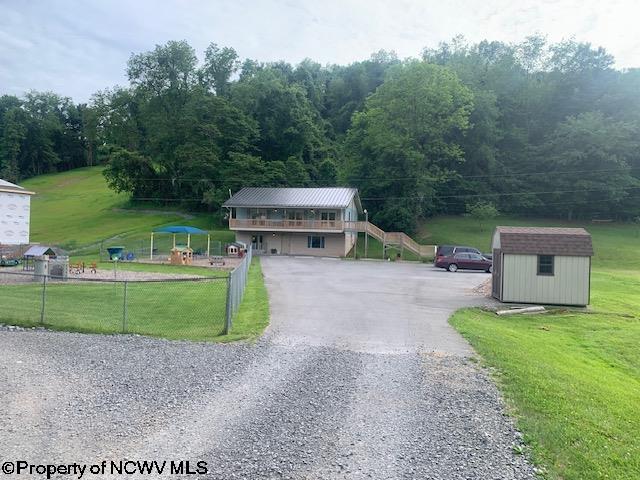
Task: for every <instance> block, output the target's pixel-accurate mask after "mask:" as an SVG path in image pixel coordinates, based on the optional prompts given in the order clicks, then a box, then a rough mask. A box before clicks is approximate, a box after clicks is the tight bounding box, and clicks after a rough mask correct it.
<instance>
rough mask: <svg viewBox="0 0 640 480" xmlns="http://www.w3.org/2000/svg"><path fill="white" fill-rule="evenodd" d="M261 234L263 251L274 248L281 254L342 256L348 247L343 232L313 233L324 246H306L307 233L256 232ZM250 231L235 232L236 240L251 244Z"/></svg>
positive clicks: (266, 251)
mask: <svg viewBox="0 0 640 480" xmlns="http://www.w3.org/2000/svg"><path fill="white" fill-rule="evenodd" d="M256 234H257V235H262V238H263V242H264V243H263V248H264V250H265V253H267V254H270V253H271V249H276V250H277V252H278V254H282V255H313V256H318V257H344V256H345V254H346V252H347V251H348V250H347V249H348V248H350V245H349V239H348V238H346V236H345V234H344V233H333V234H328V233H324V234H323V233H314V234H312V235H317V236H323V237H324V248H307V236H308V235H309V234H307V233H289V232H257V233H256ZM252 235H254V234H253V233H252V232H236V240H238V241H240V242H244V243H246V244H247V245H249V244H251V237H252Z"/></svg>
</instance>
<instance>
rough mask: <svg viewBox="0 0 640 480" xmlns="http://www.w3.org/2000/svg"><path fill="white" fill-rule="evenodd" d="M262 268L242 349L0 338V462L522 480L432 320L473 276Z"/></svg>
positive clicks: (247, 475)
mask: <svg viewBox="0 0 640 480" xmlns="http://www.w3.org/2000/svg"><path fill="white" fill-rule="evenodd" d="M263 264H264V271H265V275H266V279H267V285H268V288H269V292H270V295H271V303H272V310H273V311H272V316H273V324H272V326H271V327H269V329H268V331H267V334H266V335H265V337H264V338H263V339H261V340H260V341H258V342H257V343H255V344H242V343H236V344H227V345H220V344H218V345H216V344H206V343H193V342H172V341H166V340H159V339H153V338H144V337H136V336H129V335H126V336H120V335H83V334H78V333H64V332H47V331H37V330H35V331H33V330H27V331H9V330H7V329H3V328H0V386H1V387H0V460H2V462H5V461H11V460H25V461H27V462H31V463H36V464H41V463H45V464H46V463H59V462H65V463H73V462H79V463H85V464H96V463H100V462H102V461H103V460H106V461H107V462H110V461H115V462H118V461H120V460H141V461H142V460H149V461H153V460H155V461H158V462H163V461H172V460H173V461H179V460H190V461H191V462H192V465H193V464H195V462H196V461H204V462H206V463H207V473H206V474H202V475H199V476H185V478H213V479H220V480H223V479H224V480H229V479H251V480H253V479H297V480H303V479H322V480H324V479H354V480H355V479H376V480H377V479H440V480H469V479H478V480H486V479H492V480H496V479H503V480H515V479H527V480H529V479H533V478H534V475H533V469H532V467H531V466H530V465H529V464H528V463H527V461H526V459H525V458H524V457H523V456H521V455H516V454H514V451H513V446H514V445H517V444H519V442H520V438H519V436H518V434H517V432H516V431H515V430H514V429H513V426H512V424H511V422H510V420H509V419H508V417H506V416H505V414H504V407H503V404H502V402H501V399H500V396H499V394H498V392H497V390H496V388H495V386H494V384H493V383H492V382H491V381H490V379H489V378H488V377H487V375H486V373H485V372H484V371H483V370H481V369H480V368H479V367H478V363H477V362H475V361H471V360H470V359H469V357H468V356H467V354H468V353H470V350H469V347H467V346H466V344H465V343H464V341H463V340H461V339H460V337H458V336H457V335H456V334H455V332H453V331H452V330H451V329H450V328H449V327H448V326H447V324H446V317H447V316H448V315H449V313H451V312H452V311H453V310H454V309H455V308H457V307H459V306H464V305H471V304H477V303H482V302H483V301H484V300H483V299H481V298H479V297H474V296H473V295H472V294H471V292H470V289H471V288H472V287H474V286H475V285H477V284H478V283H480V282H481V281H482V280H484V279H485V278H487V277H486V275H485V274H474V273H456V274H448V273H445V272H440V271H437V270H434V269H432V268H431V267H430V266H428V265H417V264H416V265H410V264H386V263H368V262H358V263H354V262H350V261H336V260H323V259H297V258H264V259H263ZM167 468H168V467H167ZM7 478H8V479H9V478H18V477H12V476H7ZM22 478H38V477H37V476H36V477H24V476H23V477H22ZM60 478H78V477H77V476H75V477H69V476H66V477H60ZM82 478H85V479H92V478H98V477H95V476H89V475H85V476H83V477H82ZM115 478H160V479H162V478H180V476H177V475H168V474H166V472H165V474H164V475H162V476H161V475H157V474H154V475H146V476H144V477H142V476H139V475H137V476H136V475H134V476H126V477H122V476H120V477H115Z"/></svg>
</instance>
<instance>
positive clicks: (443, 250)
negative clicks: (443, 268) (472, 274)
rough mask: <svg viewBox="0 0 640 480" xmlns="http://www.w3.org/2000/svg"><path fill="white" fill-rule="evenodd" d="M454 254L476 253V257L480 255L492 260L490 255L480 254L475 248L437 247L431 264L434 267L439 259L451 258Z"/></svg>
mask: <svg viewBox="0 0 640 480" xmlns="http://www.w3.org/2000/svg"><path fill="white" fill-rule="evenodd" d="M456 253H477V254H478V255H482V256H483V257H484V258H487V259H489V260H492V258H491V257H492V255H491V254H490V253H482V252H481V251H480V250H478V249H477V248H473V247H465V246H461V245H438V249H437V250H436V258H435V260H434V261H433V264H434V265H436V264H437V263H438V260H439V259H440V258H441V257H451V256H452V255H455V254H456ZM436 266H437V265H436Z"/></svg>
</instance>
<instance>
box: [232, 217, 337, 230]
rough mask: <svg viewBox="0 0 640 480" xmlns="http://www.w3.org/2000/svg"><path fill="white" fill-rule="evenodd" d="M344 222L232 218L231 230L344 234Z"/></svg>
mask: <svg viewBox="0 0 640 480" xmlns="http://www.w3.org/2000/svg"><path fill="white" fill-rule="evenodd" d="M344 223H345V222H343V221H342V220H286V219H285V220H276V219H270V218H242V219H240V218H231V219H229V228H231V229H234V228H235V229H239V228H248V229H274V230H278V229H282V230H331V231H336V232H342V231H343V230H344Z"/></svg>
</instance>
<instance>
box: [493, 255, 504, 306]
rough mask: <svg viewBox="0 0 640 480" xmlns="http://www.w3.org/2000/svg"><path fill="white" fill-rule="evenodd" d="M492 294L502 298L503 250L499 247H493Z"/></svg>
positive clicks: (499, 298)
mask: <svg viewBox="0 0 640 480" xmlns="http://www.w3.org/2000/svg"><path fill="white" fill-rule="evenodd" d="M491 280H492V282H491V295H493V297H494V298H497V299H498V300H502V252H501V250H500V249H499V248H494V249H493V274H492V275H491Z"/></svg>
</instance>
